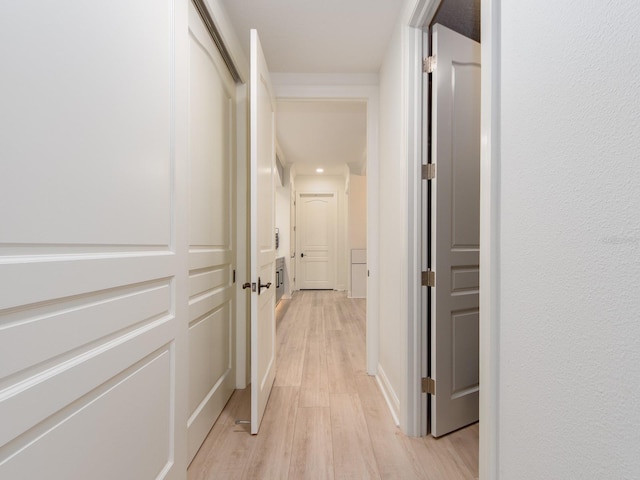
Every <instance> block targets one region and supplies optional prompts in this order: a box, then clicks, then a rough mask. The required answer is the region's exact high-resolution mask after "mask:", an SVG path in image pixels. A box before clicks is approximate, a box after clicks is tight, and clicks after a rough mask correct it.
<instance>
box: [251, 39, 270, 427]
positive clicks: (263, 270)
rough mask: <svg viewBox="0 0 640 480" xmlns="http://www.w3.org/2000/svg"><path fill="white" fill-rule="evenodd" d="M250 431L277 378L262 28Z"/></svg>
mask: <svg viewBox="0 0 640 480" xmlns="http://www.w3.org/2000/svg"><path fill="white" fill-rule="evenodd" d="M250 104H251V106H250V110H251V111H250V117H251V120H250V128H251V134H250V136H251V433H253V434H256V433H258V430H259V428H260V422H261V421H262V416H263V415H264V410H265V408H266V406H267V401H268V400H269V395H270V393H271V387H272V386H273V381H274V379H275V376H276V321H275V305H276V303H275V298H276V297H275V292H276V287H275V258H276V245H275V157H276V149H275V146H276V144H275V100H274V96H273V90H272V87H271V80H270V76H269V70H268V68H267V62H266V61H265V58H264V54H263V53H262V47H261V46H260V39H259V38H258V32H256V31H255V30H251V92H250Z"/></svg>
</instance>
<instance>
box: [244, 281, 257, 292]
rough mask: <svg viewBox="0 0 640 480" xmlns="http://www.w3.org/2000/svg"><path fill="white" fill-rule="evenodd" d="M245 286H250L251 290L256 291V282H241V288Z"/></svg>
mask: <svg viewBox="0 0 640 480" xmlns="http://www.w3.org/2000/svg"><path fill="white" fill-rule="evenodd" d="M245 288H250V289H251V291H252V292H255V291H256V284H255V283H249V282H247V283H243V284H242V289H243V290H244V289H245Z"/></svg>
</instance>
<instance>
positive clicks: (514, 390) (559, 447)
mask: <svg viewBox="0 0 640 480" xmlns="http://www.w3.org/2000/svg"><path fill="white" fill-rule="evenodd" d="M497 4H500V24H498V25H496V29H495V30H494V33H498V32H499V34H500V37H499V38H494V39H493V42H494V45H499V46H500V49H499V50H497V49H496V50H494V55H495V57H494V61H496V62H499V66H498V70H496V72H499V77H497V76H496V77H494V81H499V82H500V83H499V88H500V90H499V91H496V90H494V94H496V93H498V94H499V98H497V99H494V101H495V102H497V103H495V105H498V106H499V117H497V118H496V120H495V122H494V124H493V128H494V133H496V131H495V129H497V133H498V134H499V143H497V144H496V145H494V146H493V149H494V153H493V158H492V169H493V171H494V172H496V171H498V170H497V169H498V168H499V173H498V174H497V175H498V176H497V177H496V178H497V179H498V181H499V188H498V189H496V192H497V194H498V195H499V197H498V199H499V204H498V207H497V212H498V219H497V222H498V223H497V225H498V226H499V229H496V231H497V232H499V233H498V238H497V240H498V242H499V244H498V245H499V249H498V258H495V257H494V259H493V260H494V261H495V262H497V263H496V265H497V270H496V274H495V275H493V277H492V279H491V280H492V288H494V289H496V293H495V296H496V298H497V299H498V303H497V307H498V312H497V313H496V314H495V315H494V317H493V321H494V322H495V323H494V324H495V325H496V326H497V328H498V329H499V331H498V339H499V348H498V352H497V357H498V359H499V362H500V363H499V370H498V394H499V398H498V404H497V406H496V407H495V410H496V412H497V425H498V449H497V461H498V469H497V470H498V472H499V478H501V479H512V478H518V479H539V478H550V479H551V478H558V479H560V478H637V477H638V472H640V455H638V449H639V446H640V433H639V432H640V429H639V426H640V408H639V407H638V405H639V403H640V390H639V389H638V388H639V387H638V384H639V383H640V348H639V345H640V340H639V339H640V322H639V321H638V312H640V294H639V292H640V274H639V272H640V222H639V218H640V217H639V213H638V212H640V189H639V188H638V184H639V181H640V164H639V162H638V152H639V151H640V123H639V119H640V116H639V114H638V112H640V95H639V93H640V81H639V79H640V60H639V58H638V33H637V28H638V24H640V4H638V3H637V2H613V4H612V3H611V2H609V3H606V2H594V1H590V2H586V4H585V2H580V1H565V2H555V1H551V0H541V1H539V2H529V3H526V4H523V3H522V2H497V1H493V2H485V3H484V4H483V8H485V7H489V6H492V7H493V8H497V7H498V5H497ZM488 14H489V10H488V9H487V10H486V11H485V12H483V15H488ZM494 19H495V17H494ZM486 33H487V32H485V30H484V27H483V35H485V34H486ZM382 337H383V338H384V335H382ZM481 428H482V427H481Z"/></svg>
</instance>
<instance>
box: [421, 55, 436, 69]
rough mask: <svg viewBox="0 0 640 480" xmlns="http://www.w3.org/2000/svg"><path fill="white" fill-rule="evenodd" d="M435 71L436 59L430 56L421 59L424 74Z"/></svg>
mask: <svg viewBox="0 0 640 480" xmlns="http://www.w3.org/2000/svg"><path fill="white" fill-rule="evenodd" d="M435 69H436V57H435V55H432V56H430V57H426V58H423V59H422V71H423V72H424V73H433V71H434V70H435Z"/></svg>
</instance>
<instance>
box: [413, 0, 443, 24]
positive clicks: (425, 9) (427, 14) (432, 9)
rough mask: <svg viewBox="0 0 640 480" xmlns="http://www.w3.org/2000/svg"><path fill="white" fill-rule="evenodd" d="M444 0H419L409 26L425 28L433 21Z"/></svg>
mask: <svg viewBox="0 0 640 480" xmlns="http://www.w3.org/2000/svg"><path fill="white" fill-rule="evenodd" d="M441 1H442V0H417V2H416V5H415V7H414V8H413V11H412V13H411V18H410V19H409V26H410V27H415V28H420V29H421V28H423V27H425V26H427V25H429V24H430V23H431V20H432V19H433V17H434V15H435V14H436V10H438V7H439V6H440V2H441Z"/></svg>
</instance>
